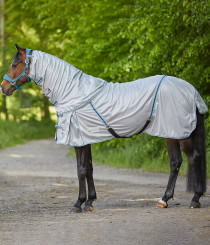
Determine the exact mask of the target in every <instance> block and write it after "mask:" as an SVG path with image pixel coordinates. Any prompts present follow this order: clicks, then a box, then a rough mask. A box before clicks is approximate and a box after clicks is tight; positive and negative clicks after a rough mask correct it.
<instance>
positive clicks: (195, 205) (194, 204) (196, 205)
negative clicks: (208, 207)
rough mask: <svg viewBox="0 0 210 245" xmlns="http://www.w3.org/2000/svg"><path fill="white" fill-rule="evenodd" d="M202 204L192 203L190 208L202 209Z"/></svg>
mask: <svg viewBox="0 0 210 245" xmlns="http://www.w3.org/2000/svg"><path fill="white" fill-rule="evenodd" d="M200 207H201V204H200V203H199V202H193V201H192V202H191V203H190V208H200Z"/></svg>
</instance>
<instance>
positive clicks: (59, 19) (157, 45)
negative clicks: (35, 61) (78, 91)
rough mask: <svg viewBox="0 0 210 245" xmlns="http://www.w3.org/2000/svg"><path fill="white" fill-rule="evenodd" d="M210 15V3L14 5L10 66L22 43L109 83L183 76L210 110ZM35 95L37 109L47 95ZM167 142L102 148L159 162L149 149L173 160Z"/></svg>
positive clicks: (126, 0)
mask: <svg viewBox="0 0 210 245" xmlns="http://www.w3.org/2000/svg"><path fill="white" fill-rule="evenodd" d="M209 11H210V2H209V1H206V0H200V1H197V0H191V1H189V0H173V1H167V0H158V1H157V0H150V1H148V0H118V1H112V0H103V1H99V0H96V1H91V0H86V1H84V0H54V1H44V0H37V1H34V0H22V1H20V0H16V1H12V0H7V1H6V19H7V25H6V33H7V46H6V47H5V49H7V67H8V65H9V62H11V58H12V54H13V53H14V49H12V44H13V43H18V44H19V45H22V46H23V47H28V48H32V49H39V50H42V51H45V52H49V53H51V54H53V55H56V56H58V57H60V58H62V59H64V60H66V61H67V62H69V63H71V64H72V65H74V66H76V67H77V68H79V69H81V70H83V71H84V72H86V73H88V74H91V75H94V76H98V77H101V78H103V79H105V80H107V81H113V82H126V81H131V80H135V79H138V78H140V77H146V76H150V75H155V74H167V75H173V76H177V77H180V78H182V79H184V80H186V81H188V82H190V83H191V84H193V86H194V87H195V88H196V89H197V90H198V91H199V93H200V94H201V96H202V97H203V98H204V100H205V101H206V103H207V104H208V106H210V100H209V94H210V82H209V79H208V74H209V73H210V66H209V64H210V49H209V45H210V26H209V16H210V13H209ZM3 70H4V71H5V70H6V68H5V67H2V71H3ZM30 88H31V87H29V88H26V89H25V90H26V91H27V89H30ZM33 89H34V91H36V94H35V95H33V99H32V100H31V102H30V103H31V105H32V104H33V103H36V104H37V106H39V107H40V106H41V102H39V101H40V98H42V96H41V95H40V93H39V92H38V89H37V88H36V87H35V86H34V85H33ZM27 93H28V92H26V94H27ZM17 100H20V101H21V99H20V98H19V97H17ZM26 100H27V101H28V99H27V98H26V97H25V101H26ZM22 101H24V99H23V100H22ZM21 103H22V102H21ZM23 104H24V103H22V105H23ZM207 116H208V115H207ZM207 116H206V128H207V146H208V149H207V150H208V151H209V146H210V133H209V132H210V130H209V129H210V121H209V119H208V118H207ZM145 139H146V140H145ZM161 142H162V141H161V139H158V138H151V137H147V136H144V135H142V136H140V137H139V136H138V137H134V138H132V139H130V140H119V139H114V140H112V141H108V142H104V143H100V144H98V145H97V146H95V149H98V150H99V149H105V148H107V149H108V148H109V149H111V148H117V149H118V151H119V152H124V149H127V148H130V149H131V148H132V147H134V149H137V151H139V150H138V149H140V148H139V147H142V148H141V152H146V153H143V156H142V157H141V156H140V155H139V154H138V157H137V158H136V159H142V160H141V161H145V159H152V157H154V158H157V157H159V156H157V155H152V156H151V152H149V149H151V151H152V152H153V153H152V154H159V152H162V154H163V156H165V155H166V154H165V153H166V152H165V150H163V149H164V144H163V143H161ZM139 143H140V145H143V146H138V144H139ZM131 145H132V147H131ZM139 152H140V151H139ZM155 152H156V153H155ZM208 154H209V153H208ZM150 156H151V158H150ZM123 158H124V157H123ZM160 159H162V158H160ZM120 161H121V160H120ZM129 161H130V162H135V161H136V160H135V159H134V160H132V159H130V160H129ZM129 164H132V163H129ZM138 166H139V165H138Z"/></svg>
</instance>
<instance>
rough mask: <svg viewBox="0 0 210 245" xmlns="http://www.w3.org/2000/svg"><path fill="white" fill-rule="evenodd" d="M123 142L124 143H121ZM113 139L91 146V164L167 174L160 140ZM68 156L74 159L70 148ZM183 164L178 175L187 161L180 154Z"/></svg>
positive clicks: (209, 164) (209, 170) (209, 172)
mask: <svg viewBox="0 0 210 245" xmlns="http://www.w3.org/2000/svg"><path fill="white" fill-rule="evenodd" d="M123 141H124V143H122V142H123ZM123 141H122V139H120V140H119V139H117V140H116V139H115V140H114V141H113V142H112V141H109V142H110V143H109V144H107V142H106V143H99V144H93V145H92V156H93V162H94V163H96V164H99V165H105V166H110V167H115V168H130V169H141V170H142V171H148V172H162V173H169V171H170V169H169V159H168V153H167V151H166V146H165V141H164V139H161V138H155V137H150V136H148V135H141V136H140V137H136V138H135V139H134V140H129V139H126V140H125V139H123ZM209 153H210V152H209V151H208V152H207V159H208V160H207V176H208V178H210V161H209V156H210V154H209ZM69 156H71V157H75V153H74V149H73V147H70V153H69ZM182 157H183V163H182V166H181V168H180V174H181V175H186V174H187V165H188V164H187V159H186V156H185V154H184V153H182Z"/></svg>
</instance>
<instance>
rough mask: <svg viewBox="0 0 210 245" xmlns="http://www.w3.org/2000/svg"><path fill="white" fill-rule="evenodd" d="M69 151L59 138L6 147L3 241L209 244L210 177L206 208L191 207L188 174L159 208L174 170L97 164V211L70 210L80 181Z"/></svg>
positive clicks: (26, 244)
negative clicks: (144, 170) (166, 205)
mask: <svg viewBox="0 0 210 245" xmlns="http://www.w3.org/2000/svg"><path fill="white" fill-rule="evenodd" d="M67 152H68V148H67V147H65V146H61V145H56V144H55V143H54V142H53V140H40V141H31V142H28V143H26V144H24V145H19V146H16V147H11V148H8V149H5V150H1V151H0V245H10V244H12V245H13V244H19V245H32V244H33V245H39V244H40V245H42V244H43V245H48V244H49V245H54V244H56V245H57V244H58V245H67V244H70V245H74V244H77V245H80V244H84V245H89V244H91V245H95V244H97V245H98V244H102V245H104V244H105V245H106V244H119V245H124V244H126V245H127V244H139V245H144V244H145V245H153V244H155V245H157V244H182V245H183V244H190V245H194V244H202V245H204V244H210V193H209V190H210V188H209V187H210V182H208V192H207V193H206V196H205V197H202V198H201V203H202V208H201V209H196V210H191V209H188V205H189V203H190V200H191V196H192V195H190V194H186V192H185V189H186V187H185V186H186V185H185V182H186V180H185V178H184V177H179V178H178V181H177V186H176V190H175V200H171V201H170V202H169V208H167V209H156V208H155V206H156V202H157V200H158V199H159V198H160V197H161V196H162V194H163V193H164V190H165V186H166V184H167V180H168V175H165V174H152V173H142V172H140V171H139V170H125V169H121V170H118V169H113V168H106V167H101V166H94V176H95V177H94V179H95V185H96V191H97V195H98V200H97V201H96V202H94V210H93V212H92V213H80V214H71V213H70V212H69V209H70V207H71V206H72V205H73V204H74V201H76V198H77V195H78V181H77V174H76V161H75V159H68V158H66V157H65V155H66V154H67Z"/></svg>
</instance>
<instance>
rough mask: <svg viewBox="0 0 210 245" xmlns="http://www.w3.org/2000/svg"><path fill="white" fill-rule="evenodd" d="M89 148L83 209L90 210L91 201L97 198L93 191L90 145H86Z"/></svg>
mask: <svg viewBox="0 0 210 245" xmlns="http://www.w3.org/2000/svg"><path fill="white" fill-rule="evenodd" d="M87 147H88V148H89V150H88V152H87V154H88V156H87V157H88V163H87V174H86V179H87V184H88V199H87V201H86V202H85V207H84V211H92V209H93V207H92V203H93V201H94V200H95V199H96V198H97V197H96V191H95V185H94V181H93V164H92V156H91V146H90V145H88V146H87Z"/></svg>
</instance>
